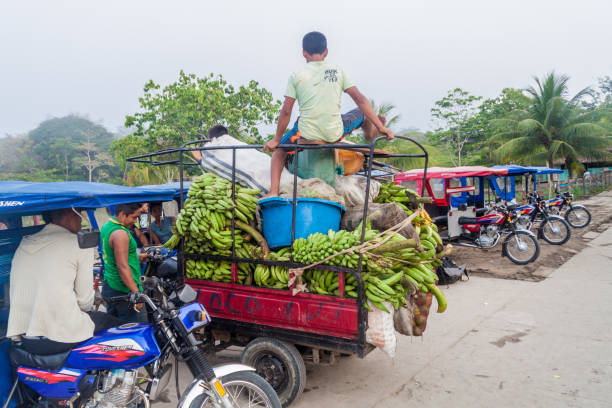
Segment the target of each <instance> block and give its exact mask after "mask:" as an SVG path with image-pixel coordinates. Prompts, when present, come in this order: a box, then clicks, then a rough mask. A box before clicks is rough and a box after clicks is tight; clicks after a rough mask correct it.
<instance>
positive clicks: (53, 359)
mask: <svg viewBox="0 0 612 408" xmlns="http://www.w3.org/2000/svg"><path fill="white" fill-rule="evenodd" d="M71 351H72V350H67V351H64V352H61V353H57V354H48V355H42V354H32V353H30V352H28V351H26V350H25V349H24V348H23V346H22V343H21V342H12V343H11V347H10V349H9V357H10V359H11V363H12V364H13V365H14V366H15V367H18V366H25V367H32V368H40V369H41V370H46V371H57V370H59V369H60V368H62V367H63V365H64V363H65V362H66V360H67V359H68V356H69V355H70V352H71Z"/></svg>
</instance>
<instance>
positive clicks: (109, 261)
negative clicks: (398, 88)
mask: <svg viewBox="0 0 612 408" xmlns="http://www.w3.org/2000/svg"><path fill="white" fill-rule="evenodd" d="M143 210H144V208H143V205H142V204H140V203H129V204H120V205H117V206H115V216H114V217H111V218H110V219H109V220H108V222H107V223H106V224H104V225H103V226H102V229H101V230H100V239H101V240H102V250H103V257H104V284H103V285H102V298H103V299H104V301H105V302H106V304H107V309H108V312H109V313H110V314H112V315H113V316H116V317H118V318H119V319H121V320H123V321H125V322H145V321H146V319H147V315H146V312H145V311H144V310H143V306H144V305H143V304H138V305H136V306H134V307H132V306H131V305H130V304H129V303H128V302H127V301H125V302H113V301H111V298H113V297H117V296H124V295H126V294H128V293H130V292H141V291H142V286H141V283H140V263H141V262H143V261H145V260H146V259H147V257H148V255H147V254H138V252H137V244H136V241H135V240H134V237H133V236H132V235H131V234H130V227H131V226H132V225H134V223H135V222H136V220H138V216H139V215H140V213H141V212H142V211H143Z"/></svg>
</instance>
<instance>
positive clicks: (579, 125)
mask: <svg viewBox="0 0 612 408" xmlns="http://www.w3.org/2000/svg"><path fill="white" fill-rule="evenodd" d="M534 79H535V82H536V88H534V87H529V88H527V90H526V91H527V93H528V94H529V95H530V96H531V103H530V106H529V108H528V110H527V111H515V112H513V113H512V115H511V116H510V117H508V118H505V119H499V120H496V121H494V122H495V123H494V126H495V128H496V132H495V136H494V137H493V141H495V142H498V143H500V144H501V146H500V147H499V148H498V149H497V156H498V157H499V158H500V159H501V160H502V161H503V162H510V161H512V162H515V163H520V164H543V163H545V164H546V165H547V166H548V167H552V165H553V162H554V161H555V160H557V159H563V160H565V161H566V163H568V164H569V163H572V164H573V163H576V162H577V160H578V159H579V158H596V159H604V158H607V157H609V156H610V153H609V152H608V151H607V147H608V146H610V141H609V139H608V138H606V134H607V133H608V132H607V131H606V129H604V128H603V127H601V126H599V125H598V124H596V123H594V122H595V121H597V120H598V118H597V117H596V115H598V113H597V112H593V111H587V110H584V109H582V108H581V107H580V106H579V104H578V103H579V101H580V99H581V98H583V97H584V96H585V95H588V94H590V92H591V90H590V88H585V89H583V90H582V91H580V92H578V93H577V94H576V95H574V96H573V97H572V98H571V99H567V82H568V80H569V77H567V76H565V75H556V74H555V73H554V72H551V73H549V74H548V75H547V76H545V77H544V78H542V79H541V80H540V79H538V78H534Z"/></svg>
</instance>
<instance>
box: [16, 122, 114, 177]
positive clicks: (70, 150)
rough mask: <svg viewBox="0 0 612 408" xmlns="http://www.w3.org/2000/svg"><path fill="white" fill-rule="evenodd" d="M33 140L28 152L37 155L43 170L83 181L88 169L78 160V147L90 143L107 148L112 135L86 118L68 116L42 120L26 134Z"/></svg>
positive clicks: (106, 149) (100, 147) (33, 155)
mask: <svg viewBox="0 0 612 408" xmlns="http://www.w3.org/2000/svg"><path fill="white" fill-rule="evenodd" d="M28 138H29V139H30V140H31V141H32V142H33V144H32V148H31V150H30V151H29V152H28V154H30V155H32V157H35V158H37V159H38V160H39V161H40V163H41V168H42V169H44V170H50V171H53V172H54V173H55V174H56V175H57V176H58V178H60V179H64V180H85V179H87V176H88V174H87V171H86V169H85V168H84V167H82V166H81V165H80V163H79V162H78V160H77V159H78V158H79V156H80V155H81V153H80V151H79V146H81V145H83V144H84V143H87V141H88V138H89V140H90V142H91V143H92V144H93V145H94V146H95V148H96V149H98V150H99V151H101V152H104V151H108V149H109V147H110V145H111V143H112V141H113V139H114V136H113V134H112V133H110V132H109V131H107V130H106V129H105V128H104V127H103V126H102V125H98V124H96V123H94V122H92V121H91V120H89V119H87V118H83V117H80V116H77V115H68V116H65V117H62V118H53V119H49V120H45V121H44V122H42V123H41V124H40V125H38V126H37V127H36V129H34V130H32V131H30V132H29V133H28Z"/></svg>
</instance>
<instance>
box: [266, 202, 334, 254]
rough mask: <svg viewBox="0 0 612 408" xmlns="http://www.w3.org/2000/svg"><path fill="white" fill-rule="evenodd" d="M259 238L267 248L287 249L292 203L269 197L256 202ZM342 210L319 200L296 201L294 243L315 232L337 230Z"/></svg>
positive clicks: (289, 236) (289, 241)
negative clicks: (265, 242) (259, 213)
mask: <svg viewBox="0 0 612 408" xmlns="http://www.w3.org/2000/svg"><path fill="white" fill-rule="evenodd" d="M259 205H260V207H261V218H262V220H261V221H262V224H263V234H264V237H265V238H266V241H268V246H269V247H270V248H273V249H274V248H280V247H286V246H289V245H291V221H292V218H291V217H292V213H293V200H291V199H288V198H280V197H272V198H266V199H265V200H261V201H260V202H259ZM343 212H344V207H342V206H341V205H340V204H338V203H335V202H333V201H329V200H323V199H320V198H298V199H297V205H296V209H295V216H296V221H295V239H298V238H306V237H308V235H310V234H314V233H315V232H321V233H323V234H326V233H327V231H329V230H330V229H331V230H333V231H338V230H339V229H340V218H341V217H342V213H343Z"/></svg>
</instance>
